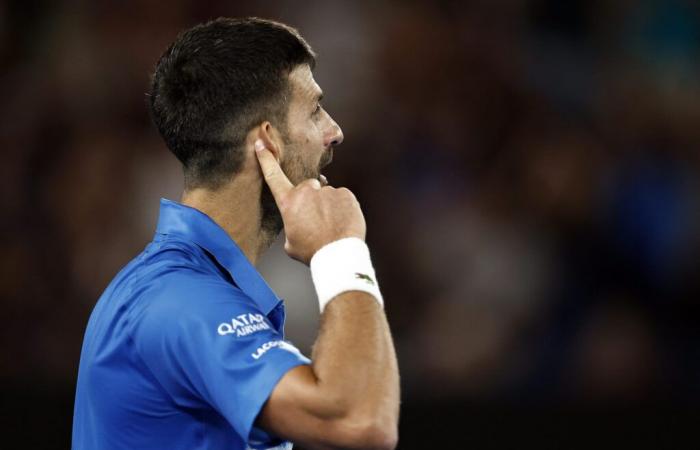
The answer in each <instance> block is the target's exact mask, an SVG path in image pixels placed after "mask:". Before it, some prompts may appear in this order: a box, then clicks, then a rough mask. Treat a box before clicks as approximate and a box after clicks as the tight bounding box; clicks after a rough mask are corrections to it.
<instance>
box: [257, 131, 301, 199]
mask: <svg viewBox="0 0 700 450" xmlns="http://www.w3.org/2000/svg"><path fill="white" fill-rule="evenodd" d="M255 155H256V156H257V157H258V162H259V163H260V168H261V169H262V173H263V177H265V182H266V183H267V185H268V186H270V191H272V195H273V196H274V197H275V201H276V202H277V203H278V204H279V202H280V200H281V199H282V197H284V196H285V195H287V193H288V192H289V191H291V190H292V189H293V188H294V185H293V184H292V182H291V181H289V178H287V175H285V174H284V172H283V171H282V167H280V165H279V163H278V162H277V160H276V159H275V157H274V156H273V155H272V153H271V152H270V150H268V149H266V148H265V146H264V144H263V143H262V141H257V142H256V143H255Z"/></svg>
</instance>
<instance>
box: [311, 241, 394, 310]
mask: <svg viewBox="0 0 700 450" xmlns="http://www.w3.org/2000/svg"><path fill="white" fill-rule="evenodd" d="M309 266H310V267H311V278H312V280H313V282H314V286H315V287H316V294H317V295H318V303H319V306H320V307H321V312H323V309H324V308H325V307H326V304H327V303H328V302H330V301H331V300H333V299H334V298H335V297H337V296H338V295H339V294H342V293H343V292H348V291H363V292H367V293H368V294H371V295H372V296H374V298H375V299H377V302H379V304H380V305H382V306H384V299H382V294H381V292H379V285H378V284H377V277H376V276H375V274H374V268H373V267H372V261H371V259H370V257H369V248H367V244H365V242H364V241H363V240H362V239H360V238H356V237H351V238H344V239H340V240H337V241H334V242H331V243H330V244H327V245H324V246H323V247H321V249H320V250H318V251H317V252H316V253H315V254H314V256H313V257H312V258H311V263H310V264H309Z"/></svg>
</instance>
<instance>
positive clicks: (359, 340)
mask: <svg viewBox="0 0 700 450" xmlns="http://www.w3.org/2000/svg"><path fill="white" fill-rule="evenodd" d="M313 371H314V373H315V375H316V377H317V379H318V385H319V388H320V389H322V390H323V391H324V392H325V393H327V394H328V395H329V396H331V398H332V399H333V400H334V403H335V404H336V405H337V407H338V409H337V413H338V414H344V415H348V416H350V417H349V418H350V419H356V420H357V421H359V422H363V421H371V422H372V423H373V424H374V425H375V426H377V427H380V428H382V429H384V431H387V429H390V430H389V432H390V433H395V432H396V426H397V422H398V414H399V399H400V393H399V374H398V364H397V361H396V353H395V350H394V344H393V341H392V338H391V333H390V330H389V326H388V323H387V320H386V316H385V315H384V310H383V309H382V307H381V305H379V303H378V302H377V301H376V300H375V299H374V297H372V296H371V295H369V294H367V293H364V292H360V291H349V292H345V293H342V294H340V295H338V297H337V298H335V299H334V300H333V301H331V302H330V303H329V304H328V305H327V306H326V308H325V309H324V312H323V314H322V316H321V330H320V332H319V336H318V338H317V340H316V343H315V345H314V350H313ZM346 418H348V417H346Z"/></svg>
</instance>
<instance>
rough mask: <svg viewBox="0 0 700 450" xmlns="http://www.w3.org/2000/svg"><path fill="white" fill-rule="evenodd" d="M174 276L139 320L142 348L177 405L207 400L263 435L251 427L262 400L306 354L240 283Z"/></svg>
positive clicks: (239, 425)
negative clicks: (240, 288)
mask: <svg viewBox="0 0 700 450" xmlns="http://www.w3.org/2000/svg"><path fill="white" fill-rule="evenodd" d="M171 281H172V282H169V283H166V284H167V286H168V288H167V289H161V292H159V293H157V294H156V295H155V296H154V298H152V299H150V300H149V305H148V307H147V308H146V309H145V310H144V312H143V313H142V315H141V317H140V319H139V320H137V321H136V322H137V325H136V326H135V327H134V328H133V330H134V342H135V347H136V351H137V353H138V354H139V356H140V357H141V358H142V359H143V362H144V364H145V365H146V366H147V367H148V368H149V369H150V371H151V372H152V373H153V375H154V377H155V378H156V379H157V381H158V382H159V383H160V385H161V386H162V388H163V389H164V390H165V391H166V392H167V393H168V394H169V396H170V397H171V398H172V399H173V401H174V402H175V403H176V404H178V406H180V407H185V408H188V407H189V408H197V407H201V406H202V404H203V403H205V404H207V405H210V406H211V407H212V408H214V409H215V410H216V411H218V412H219V413H220V414H221V415H222V416H223V417H225V418H226V419H227V421H228V422H229V423H230V424H231V425H232V426H233V428H234V429H235V430H236V432H237V433H238V434H239V435H240V436H241V438H242V439H243V440H244V441H245V442H246V443H248V442H251V439H252V440H254V441H259V440H260V439H261V437H260V436H265V433H264V432H262V430H257V429H256V430H254V431H255V432H254V433H252V436H251V431H253V423H254V421H255V419H256V417H257V416H258V414H259V412H260V410H261V408H262V406H263V405H264V403H265V402H266V401H267V399H268V398H269V396H270V394H271V393H272V390H273V389H274V387H275V386H276V385H277V383H278V381H279V380H280V378H282V376H283V375H284V374H285V373H287V371H289V370H290V369H292V368H293V367H296V366H299V365H301V364H309V363H310V361H309V359H308V358H306V357H304V356H303V355H302V354H301V353H300V352H299V350H297V349H296V348H295V347H294V346H293V345H292V344H290V343H289V342H287V341H285V340H284V338H283V336H282V334H281V333H279V332H278V331H276V330H275V329H274V327H273V325H272V323H271V322H270V320H269V319H268V318H267V317H266V316H265V315H264V314H263V312H261V311H260V310H259V309H258V308H257V306H256V304H255V303H254V302H253V301H252V300H251V299H250V298H248V297H246V296H245V294H244V293H243V292H241V291H239V290H238V289H236V288H235V287H233V286H231V285H228V284H226V283H223V282H219V281H207V280H199V281H197V282H193V280H188V282H187V283H183V282H182V281H181V280H171ZM251 443H252V442H251Z"/></svg>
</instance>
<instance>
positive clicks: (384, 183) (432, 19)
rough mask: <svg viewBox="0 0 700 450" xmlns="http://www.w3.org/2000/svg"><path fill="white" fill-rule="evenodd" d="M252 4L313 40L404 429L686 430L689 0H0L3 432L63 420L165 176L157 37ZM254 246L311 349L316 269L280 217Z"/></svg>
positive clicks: (491, 437)
mask: <svg viewBox="0 0 700 450" xmlns="http://www.w3.org/2000/svg"><path fill="white" fill-rule="evenodd" d="M247 15H256V16H261V17H266V18H273V19H278V20H281V21H283V22H286V23H289V24H291V25H293V26H295V27H297V28H298V29H299V30H300V31H301V33H302V34H303V35H304V36H305V37H306V38H307V39H308V41H309V42H310V44H311V45H312V46H313V47H314V48H315V50H316V51H317V52H318V53H319V55H320V57H319V61H318V66H317V70H316V79H317V81H318V82H319V84H320V85H321V87H322V88H323V89H324V91H325V93H326V100H324V103H325V106H326V109H327V110H328V111H329V112H330V113H331V114H332V115H333V116H334V118H335V119H336V120H337V122H338V123H339V124H340V125H341V127H342V128H343V131H344V133H345V138H346V139H345V143H344V144H343V145H342V146H341V147H340V148H339V149H338V152H337V153H336V158H335V161H334V163H333V165H332V166H330V168H328V169H327V173H326V174H327V176H328V178H329V180H330V182H331V184H333V185H338V186H340V185H344V186H347V187H349V188H350V189H352V190H353V191H354V192H355V193H356V195H357V197H358V198H359V200H360V202H361V204H362V206H363V209H364V211H365V215H366V218H367V222H368V230H369V232H368V242H369V244H370V248H371V249H372V253H373V259H374V262H375V267H376V269H377V273H378V276H379V280H380V283H381V286H382V290H383V292H384V296H385V299H386V304H387V305H386V309H387V314H388V317H389V321H390V323H391V326H392V329H393V332H394V335H395V340H396V346H397V351H398V354H399V362H400V366H401V373H402V389H403V408H402V414H403V415H402V422H401V435H400V439H401V442H400V448H406V449H411V448H466V446H467V444H471V447H473V448H513V447H514V446H515V444H517V446H518V447H531V446H534V445H533V444H535V443H536V444H537V446H538V447H550V448H573V447H576V446H579V445H581V444H582V443H585V442H589V440H590V442H591V444H592V446H595V447H601V445H600V443H601V442H604V443H605V444H606V445H603V446H602V447H607V444H610V443H611V442H614V441H610V440H605V441H599V440H597V436H601V435H605V436H611V435H615V436H618V438H620V439H621V442H623V443H624V444H622V445H621V446H620V448H628V447H629V443H630V441H629V439H632V438H635V439H637V440H640V441H642V442H644V440H646V442H647V443H648V442H649V441H648V439H652V438H653V439H655V440H658V441H659V442H661V443H663V445H662V446H661V447H662V448H677V444H676V443H675V441H674V440H676V439H678V434H677V433H676V432H675V431H674V428H675V427H677V426H678V424H680V423H682V422H684V420H686V419H689V418H690V419H693V418H694V419H697V417H698V414H697V412H698V405H699V404H700V381H699V380H700V378H699V376H700V354H699V353H700V352H699V351H698V343H699V337H700V336H699V334H700V330H699V328H698V321H697V317H698V315H697V312H698V301H699V300H700V297H699V295H698V294H699V293H700V281H699V280H700V273H699V271H698V268H699V262H700V233H699V232H698V230H699V226H700V195H699V194H700V178H699V177H698V175H699V173H700V151H699V146H700V3H699V2H696V1H681V0H666V1H662V0H644V1H595V0H593V1H584V0H578V1H557V0H548V1H547V0H539V1H536V0H530V1H528V0H496V1H470V2H469V1H465V2H459V1H443V2H428V1H413V2H392V1H376V2H352V1H310V2H295V1H291V0H289V1H272V2H252V1H236V2H233V1H194V0H192V1H184V0H177V1H168V2H164V1H159V0H132V1H117V0H112V1H104V0H103V1H88V0H85V1H63V2H57V1H49V0H46V1H24V2H9V3H7V2H3V3H0V67H1V68H2V70H1V72H0V76H1V77H2V78H1V79H2V82H0V99H1V100H0V139H1V141H0V142H1V143H2V156H3V157H2V163H1V164H0V183H1V184H2V196H1V201H2V204H1V205H0V210H1V211H2V222H0V223H1V224H2V230H3V233H2V238H1V239H2V240H1V241H0V245H1V247H0V248H1V249H2V258H0V264H1V267H2V270H1V272H0V273H1V276H2V280H1V283H0V295H1V298H2V322H1V325H2V326H0V346H1V351H0V381H1V382H2V383H1V386H2V388H1V390H0V396H1V398H2V405H3V408H2V424H3V426H2V432H3V436H4V438H5V439H6V441H7V442H9V443H13V444H12V445H8V446H7V447H6V448H14V447H15V445H14V443H15V442H17V443H19V444H18V445H17V447H22V448H56V449H60V448H68V446H69V442H70V427H71V419H72V402H73V393H74V384H75V378H76V373H77V367H78V358H79V353H80V345H81V340H82V334H83V331H84V327H85V324H86V321H87V318H88V315H89V313H90V311H91V308H92V306H93V304H94V303H95V301H96V299H97V297H98V296H99V294H100V293H101V291H102V290H103V289H104V287H105V286H106V284H107V283H108V282H109V280H110V279H111V278H112V277H113V276H114V274H115V273H116V272H117V271H118V269H119V268H120V267H121V266H122V265H124V264H125V263H126V262H127V261H128V260H129V259H130V258H131V257H133V256H134V255H136V254H137V253H138V252H139V251H140V250H141V249H142V248H143V247H144V245H145V244H146V243H147V242H148V241H149V240H150V238H151V236H152V233H153V230H154V226H155V221H156V216H157V209H158V198H159V197H168V198H171V199H176V200H177V199H179V195H180V192H181V188H182V181H181V173H180V169H179V167H178V165H177V163H176V161H175V158H174V157H172V156H171V155H170V154H169V153H168V152H167V150H166V148H165V146H164V145H163V143H162V142H161V141H160V139H159V137H158V135H157V132H156V131H155V129H154V128H153V127H152V125H151V124H150V122H149V118H148V114H147V110H146V107H145V95H144V93H145V92H146V91H147V89H148V83H149V76H150V73H151V72H152V70H153V68H154V65H155V62H156V61H157V59H158V57H159V55H160V53H161V52H162V51H163V50H164V49H165V48H166V46H167V45H168V44H169V43H170V42H171V41H172V40H173V39H174V37H175V36H176V34H177V33H178V31H180V30H182V29H184V28H187V27H190V26H192V25H194V24H196V23H198V22H201V21H205V20H207V19H211V18H215V17H218V16H247ZM260 268H261V271H262V272H263V274H264V275H265V276H266V278H268V280H269V281H270V284H271V285H272V286H273V287H274V288H275V290H276V291H277V292H278V293H279V294H280V295H281V296H282V297H284V298H286V299H287V303H288V310H289V322H288V325H287V334H288V338H289V339H291V340H292V341H294V342H296V343H297V344H298V345H299V346H300V347H301V348H302V349H304V350H305V351H306V352H308V351H309V347H310V345H311V343H312V342H313V339H314V336H315V333H316V329H317V328H316V327H317V325H318V309H317V308H318V306H317V303H316V300H315V298H314V297H313V290H312V287H311V284H310V281H309V276H308V272H307V270H306V269H305V268H304V267H303V266H301V265H299V264H297V263H295V262H293V261H291V260H289V259H288V258H287V257H286V256H285V255H284V253H283V251H282V249H281V248H280V247H279V245H277V246H275V247H273V249H272V250H271V251H270V252H269V254H268V255H266V257H265V259H264V261H263V263H262V264H261V267H260ZM622 430H629V431H630V433H626V432H623V431H622ZM678 445H679V444H678ZM696 445H697V442H696ZM3 447H5V445H3ZM602 447H601V448H602ZM690 447H693V445H691V446H690Z"/></svg>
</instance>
